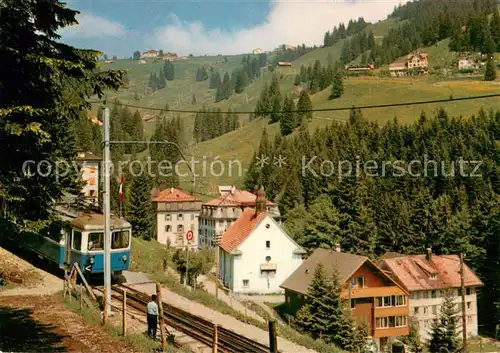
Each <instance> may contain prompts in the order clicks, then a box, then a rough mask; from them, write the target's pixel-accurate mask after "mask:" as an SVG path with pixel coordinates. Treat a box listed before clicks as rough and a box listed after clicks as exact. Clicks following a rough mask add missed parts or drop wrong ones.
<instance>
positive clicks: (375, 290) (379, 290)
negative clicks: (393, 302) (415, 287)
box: [342, 286, 405, 299]
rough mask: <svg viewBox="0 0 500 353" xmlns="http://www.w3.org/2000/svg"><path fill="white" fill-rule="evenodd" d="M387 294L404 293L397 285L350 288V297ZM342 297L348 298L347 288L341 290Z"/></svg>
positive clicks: (372, 296)
mask: <svg viewBox="0 0 500 353" xmlns="http://www.w3.org/2000/svg"><path fill="white" fill-rule="evenodd" d="M388 295H405V293H404V292H403V290H402V289H401V288H399V287H398V286H388V287H365V288H356V287H354V288H352V289H351V299H356V298H374V297H384V296H388ZM342 297H343V298H344V299H347V298H349V289H344V290H343V291H342Z"/></svg>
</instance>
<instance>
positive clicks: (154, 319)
mask: <svg viewBox="0 0 500 353" xmlns="http://www.w3.org/2000/svg"><path fill="white" fill-rule="evenodd" d="M147 319H148V335H149V336H150V337H151V338H152V339H156V328H157V327H158V304H157V303H156V295H155V294H153V295H152V296H151V301H150V302H149V303H148V306H147Z"/></svg>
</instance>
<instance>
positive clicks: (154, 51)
mask: <svg viewBox="0 0 500 353" xmlns="http://www.w3.org/2000/svg"><path fill="white" fill-rule="evenodd" d="M149 53H158V51H156V50H148V51H145V52H144V53H143V54H149Z"/></svg>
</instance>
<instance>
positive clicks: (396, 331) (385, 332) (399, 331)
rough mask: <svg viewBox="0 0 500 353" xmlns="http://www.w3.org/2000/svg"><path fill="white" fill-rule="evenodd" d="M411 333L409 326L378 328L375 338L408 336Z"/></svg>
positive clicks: (375, 331) (374, 334)
mask: <svg viewBox="0 0 500 353" xmlns="http://www.w3.org/2000/svg"><path fill="white" fill-rule="evenodd" d="M409 332H410V329H409V327H408V325H407V326H406V327H388V328H376V329H375V330H374V333H373V337H375V338H379V337H391V336H406V335H408V333H409Z"/></svg>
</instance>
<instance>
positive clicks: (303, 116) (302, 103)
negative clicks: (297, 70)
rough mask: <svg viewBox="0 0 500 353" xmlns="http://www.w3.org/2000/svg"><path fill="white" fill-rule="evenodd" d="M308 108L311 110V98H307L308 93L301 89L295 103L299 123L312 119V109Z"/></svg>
mask: <svg viewBox="0 0 500 353" xmlns="http://www.w3.org/2000/svg"><path fill="white" fill-rule="evenodd" d="M310 110H312V102H311V98H309V94H307V92H306V91H302V92H300V96H299V101H298V103H297V120H298V122H299V123H301V122H302V121H304V120H306V121H307V120H311V119H312V111H310Z"/></svg>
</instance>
